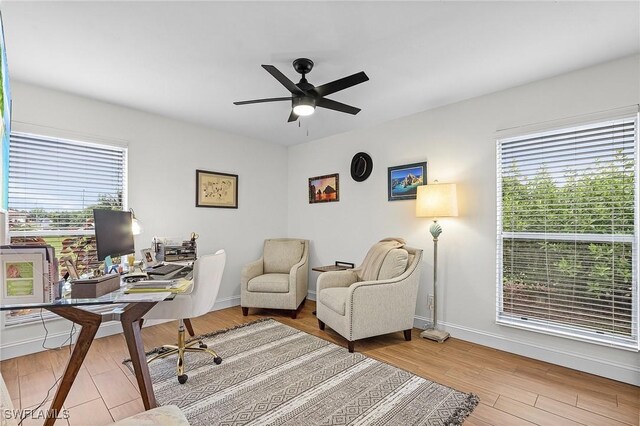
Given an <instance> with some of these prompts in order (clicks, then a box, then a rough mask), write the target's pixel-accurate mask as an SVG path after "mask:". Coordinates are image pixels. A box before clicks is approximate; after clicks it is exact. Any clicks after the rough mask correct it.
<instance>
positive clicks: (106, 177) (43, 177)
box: [8, 132, 127, 274]
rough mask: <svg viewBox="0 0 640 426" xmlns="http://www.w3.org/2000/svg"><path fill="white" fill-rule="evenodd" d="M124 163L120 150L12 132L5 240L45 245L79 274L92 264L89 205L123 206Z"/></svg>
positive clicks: (124, 154)
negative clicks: (7, 236)
mask: <svg viewBox="0 0 640 426" xmlns="http://www.w3.org/2000/svg"><path fill="white" fill-rule="evenodd" d="M126 161H127V150H126V148H122V147H114V146H108V145H97V144H90V143H83V142H76V141H70V140H63V139H54V138H48V137H43V136H36V135H31V134H25V133H16V132H13V133H12V134H11V144H10V153H9V200H8V207H9V236H10V238H11V242H12V243H33V244H42V243H46V244H50V245H52V246H53V247H54V248H55V250H56V255H57V256H58V258H60V257H70V258H71V259H72V261H73V262H74V263H75V266H76V269H78V271H79V272H81V273H82V271H85V270H87V269H92V268H94V267H95V266H97V265H98V264H99V262H98V258H97V256H96V247H95V237H94V232H93V214H92V209H94V208H111V209H116V210H121V209H123V208H125V207H126V205H125V204H126V202H125V200H126V174H125V172H126ZM61 266H62V263H61ZM60 272H61V274H64V273H65V272H66V271H65V270H64V268H61V271H60Z"/></svg>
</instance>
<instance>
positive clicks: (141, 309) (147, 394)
mask: <svg viewBox="0 0 640 426" xmlns="http://www.w3.org/2000/svg"><path fill="white" fill-rule="evenodd" d="M122 291H123V290H122V289H121V290H119V291H114V292H113V293H109V294H106V295H104V296H101V297H99V298H95V299H59V300H56V301H53V302H48V303H47V302H44V303H33V304H22V305H17V304H16V305H1V306H0V311H10V310H16V309H36V308H42V309H46V310H48V311H51V312H53V313H55V314H57V315H59V316H61V317H62V318H65V319H68V320H69V321H72V322H73V323H75V324H78V325H80V326H81V327H82V328H81V330H80V334H79V335H78V340H77V341H76V343H75V345H74V348H73V352H72V354H71V357H70V358H69V363H68V364H67V367H66V368H65V370H64V374H63V375H62V378H61V380H60V384H59V385H58V389H57V390H56V394H55V396H54V397H53V401H52V402H51V406H50V408H49V412H48V415H47V418H46V419H45V422H44V425H45V426H51V425H53V424H54V423H55V421H56V417H57V416H58V415H60V414H61V413H62V406H63V404H64V401H65V399H66V398H67V395H68V394H69V391H70V390H71V386H72V385H73V382H74V381H75V379H76V376H77V375H78V372H79V371H80V367H82V363H83V362H84V359H85V357H86V356H87V352H88V351H89V348H90V347H91V344H92V343H93V340H94V339H95V336H96V333H97V332H98V329H99V328H100V324H102V323H103V322H107V321H120V324H122V330H123V333H124V338H125V340H126V342H127V348H128V349H129V356H130V357H131V363H132V364H133V370H134V372H135V376H136V381H137V383H138V388H139V389H140V396H141V397H142V403H143V405H144V408H145V410H149V409H151V408H155V407H156V406H157V403H156V397H155V394H154V392H153V387H152V385H151V376H150V374H149V367H148V365H147V357H146V355H145V352H144V346H143V344H142V335H141V333H140V328H141V326H142V325H141V321H140V319H141V318H142V317H143V316H144V314H146V313H147V312H149V310H150V309H151V308H153V307H154V306H155V305H156V303H158V300H157V299H156V300H152V297H149V298H147V299H146V300H144V299H141V300H139V301H138V300H136V301H126V299H125V300H122V301H119V299H118V296H119V295H121V294H122ZM174 297H175V294H172V295H170V296H168V297H167V298H166V299H165V300H171V299H173V298H174ZM109 304H113V305H120V306H114V309H113V310H112V311H111V312H108V313H103V314H98V313H95V312H91V311H88V310H85V309H82V307H83V306H85V307H86V306H91V305H109Z"/></svg>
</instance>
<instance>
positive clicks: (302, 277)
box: [240, 238, 309, 319]
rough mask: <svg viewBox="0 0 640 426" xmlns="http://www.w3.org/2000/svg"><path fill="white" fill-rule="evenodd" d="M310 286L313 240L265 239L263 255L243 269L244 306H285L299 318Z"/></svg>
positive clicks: (294, 316)
mask: <svg viewBox="0 0 640 426" xmlns="http://www.w3.org/2000/svg"><path fill="white" fill-rule="evenodd" d="M308 287H309V241H308V240H299V239H294V238H277V239H269V240H265V241H264V249H263V254H262V257H261V258H260V259H258V260H256V261H255V262H251V263H249V264H248V265H246V266H245V267H244V268H243V269H242V274H241V277H240V291H241V292H240V305H241V306H242V314H243V315H244V316H247V315H249V308H266V309H285V310H287V311H289V314H290V315H291V318H293V319H295V318H296V315H297V312H298V308H299V307H300V305H301V304H302V302H303V301H304V300H305V299H306V297H307V292H308Z"/></svg>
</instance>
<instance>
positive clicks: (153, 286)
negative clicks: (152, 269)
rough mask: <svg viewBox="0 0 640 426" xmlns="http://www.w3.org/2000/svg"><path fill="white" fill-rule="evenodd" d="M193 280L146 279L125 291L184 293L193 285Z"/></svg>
mask: <svg viewBox="0 0 640 426" xmlns="http://www.w3.org/2000/svg"><path fill="white" fill-rule="evenodd" d="M191 284H192V281H189V280H185V279H179V280H145V281H138V282H136V283H135V284H133V285H132V286H131V287H129V288H128V289H126V290H125V291H124V292H125V293H127V294H129V293H155V292H159V291H160V292H169V293H184V292H185V291H187V289H189V287H190V286H191Z"/></svg>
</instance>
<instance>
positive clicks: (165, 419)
mask: <svg viewBox="0 0 640 426" xmlns="http://www.w3.org/2000/svg"><path fill="white" fill-rule="evenodd" d="M48 404H49V403H47V404H45V405H44V406H43V407H41V408H40V410H42V411H41V412H40V411H38V412H34V418H35V416H38V415H40V414H41V413H46V412H47V410H48V409H49V406H48ZM0 414H1V416H0V426H19V424H21V423H22V421H19V420H18V416H19V415H24V414H23V413H22V411H21V410H17V409H15V408H14V407H13V403H12V402H11V395H9V391H8V390H7V385H6V384H5V382H4V378H3V377H2V375H0ZM39 419H40V421H42V419H41V418H39ZM76 421H78V422H84V423H85V424H91V419H89V418H86V419H76ZM26 423H29V424H32V423H35V421H32V420H31V418H29V417H27V418H26V419H25V424H26ZM62 423H63V421H62V420H61V421H59V422H58V424H62ZM112 426H189V422H188V421H187V418H186V417H185V416H184V414H183V413H182V411H180V408H178V406H176V405H163V406H162V407H157V408H153V409H151V410H148V411H143V412H141V413H138V414H135V415H133V416H131V417H127V418H126V419H122V420H120V421H117V422H116V423H113V424H112Z"/></svg>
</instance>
